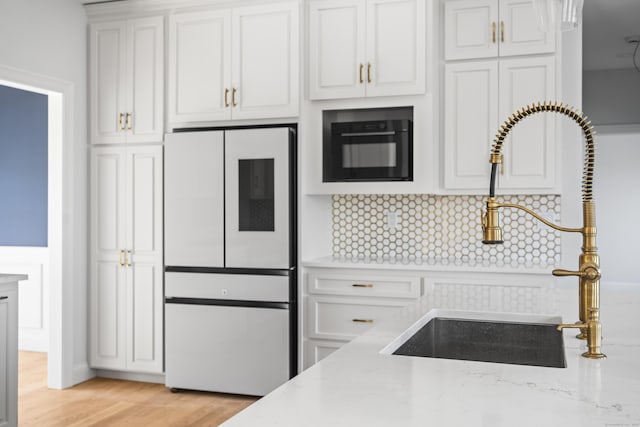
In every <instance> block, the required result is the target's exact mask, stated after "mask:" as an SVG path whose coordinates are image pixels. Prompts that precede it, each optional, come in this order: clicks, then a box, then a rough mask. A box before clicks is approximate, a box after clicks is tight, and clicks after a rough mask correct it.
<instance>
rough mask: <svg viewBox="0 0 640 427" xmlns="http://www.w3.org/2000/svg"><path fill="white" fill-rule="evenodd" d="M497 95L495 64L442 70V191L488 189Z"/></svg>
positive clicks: (496, 68) (455, 66)
mask: <svg viewBox="0 0 640 427" xmlns="http://www.w3.org/2000/svg"><path fill="white" fill-rule="evenodd" d="M497 93H498V63H497V61H495V60H491V61H485V62H472V63H457V64H447V65H446V66H445V100H444V108H445V113H444V117H445V118H444V120H445V125H444V126H445V128H444V129H445V131H444V138H445V142H444V161H445V168H444V185H445V188H448V189H485V190H486V189H487V188H489V187H488V186H489V151H490V148H491V143H492V141H493V139H492V138H493V135H494V133H495V132H496V131H497V125H498V123H497V121H498V119H497V117H498V103H497Z"/></svg>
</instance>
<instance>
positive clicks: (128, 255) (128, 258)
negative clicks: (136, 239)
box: [125, 250, 131, 267]
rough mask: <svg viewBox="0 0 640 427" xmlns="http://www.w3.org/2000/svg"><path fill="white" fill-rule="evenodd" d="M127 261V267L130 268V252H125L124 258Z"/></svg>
mask: <svg viewBox="0 0 640 427" xmlns="http://www.w3.org/2000/svg"><path fill="white" fill-rule="evenodd" d="M125 259H126V260H127V267H131V251H130V250H127V256H126V258H125Z"/></svg>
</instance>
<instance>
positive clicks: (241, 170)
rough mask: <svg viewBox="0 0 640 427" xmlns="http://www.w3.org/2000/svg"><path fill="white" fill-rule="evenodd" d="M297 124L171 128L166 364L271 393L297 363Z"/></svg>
mask: <svg viewBox="0 0 640 427" xmlns="http://www.w3.org/2000/svg"><path fill="white" fill-rule="evenodd" d="M295 136H296V129H295V126H279V127H260V128H246V129H223V130H207V131H189V132H177V133H173V134H167V135H166V137H165V156H164V158H165V166H164V170H165V183H164V188H165V195H164V204H165V205H164V218H165V225H164V239H165V241H164V246H165V372H166V385H167V386H168V387H170V388H172V389H194V390H206V391H215V392H227V393H238V394H249V395H264V394H266V393H268V392H269V391H271V390H273V389H274V388H276V387H277V386H279V385H280V384H282V383H283V382H285V381H287V380H288V379H289V378H291V377H292V376H294V375H295V374H296V373H297V354H296V348H297V343H296V335H297V331H296V325H297V310H296V306H297V295H296V269H295V267H296V249H295V248H296V198H295V194H296V179H295V178H296V167H295V159H296V156H295V144H296V138H295Z"/></svg>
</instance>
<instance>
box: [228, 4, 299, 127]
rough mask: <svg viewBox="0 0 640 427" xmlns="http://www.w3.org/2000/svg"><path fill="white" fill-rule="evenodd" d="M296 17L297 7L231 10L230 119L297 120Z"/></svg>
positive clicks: (295, 5)
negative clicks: (273, 118)
mask: <svg viewBox="0 0 640 427" xmlns="http://www.w3.org/2000/svg"><path fill="white" fill-rule="evenodd" d="M298 14H299V12H298V3H281V4H272V5H262V6H254V7H245V8H238V9H233V11H232V31H233V33H232V46H233V48H232V52H233V54H232V67H231V69H232V77H231V80H232V101H233V112H232V116H233V119H256V118H271V117H292V116H297V115H298V92H299V80H298V75H299V67H300V64H299V59H298V58H299V40H298V39H299V37H298V32H299V29H298V27H299V23H298V21H299V18H298Z"/></svg>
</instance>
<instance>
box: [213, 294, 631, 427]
mask: <svg viewBox="0 0 640 427" xmlns="http://www.w3.org/2000/svg"><path fill="white" fill-rule="evenodd" d="M566 282H567V281H564V284H563V285H562V287H561V288H557V289H556V301H557V307H558V313H551V314H559V315H561V316H562V317H563V320H564V321H565V322H573V321H575V320H577V289H576V287H577V286H575V284H574V283H571V284H568V283H566ZM601 306H602V312H601V319H602V323H603V337H604V338H603V347H602V349H603V352H604V353H606V354H607V359H604V360H589V359H585V358H583V357H581V356H580V354H581V353H582V352H583V351H584V347H585V345H584V343H583V342H582V341H578V340H577V339H575V338H574V335H575V330H565V332H564V340H565V351H566V359H567V368H544V367H533V366H520V365H507V364H499V363H485V362H471V361H458V360H446V359H432V358H421V357H406V356H390V355H384V354H380V351H381V350H382V349H383V348H384V347H385V346H386V345H388V344H389V343H390V342H391V341H393V340H394V339H395V338H396V337H397V336H399V335H400V334H401V333H402V332H403V331H405V330H406V329H407V328H408V327H409V326H410V325H412V324H413V323H414V322H415V321H416V320H417V319H419V318H421V317H422V316H423V315H424V314H425V313H427V312H428V311H429V310H431V309H432V308H433V307H430V306H429V304H428V303H426V302H425V301H421V302H420V303H418V304H416V305H415V306H411V307H409V308H407V310H405V312H404V313H403V314H402V315H401V316H399V317H398V318H395V319H393V320H392V321H389V322H386V323H381V324H380V325H378V326H377V327H375V328H372V329H371V330H369V331H368V332H367V333H365V334H364V335H362V336H360V337H359V338H357V339H355V340H354V341H352V342H351V343H350V344H348V345H346V346H344V347H342V348H341V349H340V350H338V351H336V352H335V353H333V354H332V355H331V356H329V357H327V358H326V359H324V360H322V361H321V362H320V363H318V364H316V365H314V366H312V367H311V368H309V369H308V370H306V371H304V372H303V373H301V374H300V375H298V376H297V377H296V378H294V379H292V380H290V381H288V382H287V383H285V384H284V385H282V386H281V387H279V388H278V389H276V390H274V391H273V392H272V393H270V394H269V395H267V396H265V397H264V398H262V399H260V400H259V401H257V402H256V403H255V404H253V405H251V406H250V407H248V408H247V409H245V410H244V411H242V412H241V413H239V414H238V415H236V416H235V417H233V418H231V419H230V420H229V421H227V422H226V423H225V424H224V426H225V427H233V426H261V427H262V426H292V427H293V426H295V427H299V426H309V427H313V426H323V427H324V426H332V427H338V426H345V427H346V426H349V427H353V426H367V427H376V426H403V427H404V426H420V427H425V426H438V427H447V426H465V427H472V426H487V427H489V426H490V427H513V426H536V427H539V426H545V427H548V426H558V427H560V426H562V427H566V426H580V427H590V426H593V427H596V426H597V427H606V426H625V427H631V426H640V284H614V283H610V284H607V283H603V284H602V290H601Z"/></svg>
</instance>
